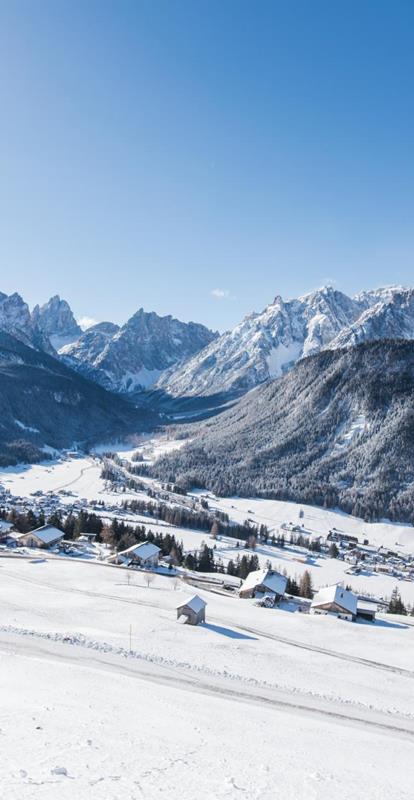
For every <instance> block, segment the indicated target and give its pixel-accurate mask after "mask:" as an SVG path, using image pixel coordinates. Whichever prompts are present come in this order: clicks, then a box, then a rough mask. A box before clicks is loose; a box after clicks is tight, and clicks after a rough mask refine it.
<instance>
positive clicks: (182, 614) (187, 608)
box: [177, 594, 207, 625]
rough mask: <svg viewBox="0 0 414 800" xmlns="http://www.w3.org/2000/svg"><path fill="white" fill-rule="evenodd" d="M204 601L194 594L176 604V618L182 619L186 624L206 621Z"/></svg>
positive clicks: (197, 623)
mask: <svg viewBox="0 0 414 800" xmlns="http://www.w3.org/2000/svg"><path fill="white" fill-rule="evenodd" d="M206 605H207V603H206V601H205V600H203V599H202V597H199V595H198V594H194V595H193V596H192V597H189V598H188V600H186V601H185V603H181V604H180V605H179V606H177V619H178V620H180V621H181V620H182V621H184V622H185V624H187V625H199V623H200V622H205V621H206Z"/></svg>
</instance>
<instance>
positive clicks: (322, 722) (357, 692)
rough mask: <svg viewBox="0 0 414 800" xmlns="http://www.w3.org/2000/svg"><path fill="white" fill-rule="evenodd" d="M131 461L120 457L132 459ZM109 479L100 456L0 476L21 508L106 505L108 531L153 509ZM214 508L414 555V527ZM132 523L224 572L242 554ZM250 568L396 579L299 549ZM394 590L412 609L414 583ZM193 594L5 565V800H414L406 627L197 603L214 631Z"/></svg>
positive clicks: (239, 502) (0, 646)
mask: <svg viewBox="0 0 414 800" xmlns="http://www.w3.org/2000/svg"><path fill="white" fill-rule="evenodd" d="M174 446H177V443H174V442H172V441H170V440H162V439H161V440H159V439H157V440H151V439H146V440H143V441H142V442H141V443H140V444H139V449H140V450H141V451H142V452H143V454H144V458H145V459H147V460H152V459H153V458H154V457H155V456H156V455H158V454H160V453H161V452H165V450H166V449H170V448H172V447H174ZM105 449H110V448H109V447H106V448H105ZM134 449H135V448H134ZM132 453H133V450H131V449H127V448H125V449H124V450H122V451H120V455H121V456H122V457H123V458H126V459H130V458H131V457H132ZM100 474H101V462H100V461H99V458H96V457H94V456H93V455H92V456H85V457H81V458H65V459H62V460H59V459H57V460H56V461H53V462H45V463H44V464H39V465H32V466H25V465H22V466H20V467H16V468H8V469H3V470H1V472H0V481H1V483H2V484H3V485H4V487H5V488H8V489H10V491H11V493H12V494H13V495H15V496H16V495H17V496H20V497H22V498H26V499H27V502H28V503H30V500H31V498H32V495H33V493H35V492H38V491H39V490H40V491H42V492H43V493H44V494H46V493H47V492H53V493H57V492H59V491H60V490H63V491H64V493H63V494H61V495H60V497H61V502H62V505H64V504H67V505H68V506H70V505H72V504H73V503H74V502H75V501H78V500H80V499H81V498H83V499H84V502H85V501H86V504H87V505H89V507H92V505H93V501H96V500H98V501H103V502H104V503H105V505H106V507H107V508H106V510H105V511H104V512H103V515H104V516H107V517H111V516H114V515H117V513H118V512H117V511H116V509H117V507H118V506H120V504H121V503H122V502H123V501H124V500H126V499H132V498H134V497H137V496H141V497H142V498H146V494H145V493H138V494H137V493H133V492H115V491H113V490H112V489H111V487H110V486H109V485H108V484H106V483H105V482H104V481H103V480H102V479H101V477H100ZM194 494H195V495H196V494H199V493H194ZM204 494H206V493H204ZM207 499H208V503H209V507H210V509H219V510H221V511H223V512H226V513H227V514H228V515H229V517H230V519H232V520H233V521H235V522H244V521H245V520H246V519H251V520H254V521H255V522H256V523H258V524H259V525H260V524H265V525H266V526H267V527H268V529H269V530H270V532H271V533H272V532H275V533H278V532H281V531H282V524H285V523H289V522H290V523H293V524H298V522H299V521H300V523H303V524H304V525H305V527H306V529H307V530H309V531H311V532H312V533H315V534H322V535H323V536H324V535H326V534H327V533H328V531H329V530H330V529H331V528H333V527H335V528H337V529H338V530H340V531H343V532H344V533H348V534H354V535H357V536H358V537H359V539H360V540H362V539H369V541H370V542H371V543H375V544H385V545H387V546H389V547H395V548H397V549H398V550H400V551H401V552H406V553H410V552H413V551H414V529H413V528H411V527H409V526H406V525H394V524H390V523H388V522H382V523H378V524H373V525H370V524H366V523H364V522H363V521H362V520H358V519H355V518H353V517H348V516H347V515H345V514H341V513H337V512H334V511H327V510H323V509H320V508H315V507H310V506H309V507H308V506H298V505H296V504H294V503H283V502H277V501H266V500H257V499H241V498H216V497H213V496H212V495H211V494H208V498H207ZM24 503H25V501H24V500H23V502H22V505H23V506H24ZM120 511H121V510H120ZM300 511H302V512H303V513H302V514H301V516H299V513H300ZM122 518H123V519H125V521H130V522H133V523H134V522H135V523H139V522H144V523H145V524H146V526H147V527H148V528H149V529H151V530H153V531H160V532H162V533H165V532H166V531H167V530H170V531H171V532H173V533H174V534H175V536H176V537H177V539H179V540H181V539H182V540H183V543H184V547H185V548H186V549H190V550H197V549H199V548H200V546H201V543H202V541H203V540H204V541H206V542H207V544H209V546H215V547H216V548H217V556H218V557H220V558H221V559H222V561H223V563H224V565H226V563H227V562H228V561H229V559H235V558H236V557H237V555H238V554H241V555H242V554H243V544H241V545H240V547H237V546H236V541H235V540H234V539H231V538H228V537H224V536H223V537H219V538H218V539H217V540H215V541H213V540H212V539H211V538H210V537H209V534H208V533H207V534H206V533H203V532H201V531H196V530H191V529H188V528H182V527H172V526H168V525H166V523H163V522H161V521H156V520H153V519H150V518H148V517H145V516H142V515H133V514H131V513H129V512H128V513H127V514H125V513H124V512H122ZM256 554H257V555H258V557H259V560H260V562H261V563H262V564H265V563H266V562H267V561H268V560H269V561H270V562H271V563H272V565H273V566H274V567H276V568H278V569H284V568H286V570H287V572H288V573H289V574H290V575H292V576H293V575H295V574H296V575H298V576H299V575H301V574H302V573H303V571H304V570H305V569H308V570H309V571H310V572H311V574H312V578H313V583H314V586H315V587H316V588H317V587H320V586H324V585H326V584H328V583H332V582H337V581H345V582H347V583H351V584H352V587H353V588H354V589H355V590H357V591H359V592H361V593H364V592H367V593H370V594H372V595H375V596H377V597H378V596H389V595H390V594H391V591H392V589H393V588H394V586H395V585H396V582H397V581H396V579H395V578H394V577H390V576H387V575H377V574H372V573H367V574H364V573H363V572H362V573H361V574H360V575H352V576H349V575H348V574H347V572H346V570H347V569H348V565H347V564H346V563H345V562H343V561H339V560H337V559H330V558H325V557H321V556H318V554H316V553H315V554H313V555H312V556H311V555H309V556H306V554H304V552H300V551H298V550H296V549H295V548H290V547H289V546H287V547H285V549H283V550H282V549H280V548H275V547H272V546H271V545H260V544H258V546H257V548H256ZM398 586H399V589H400V592H401V595H402V597H403V599H404V600H405V601H406V602H409V603H413V602H414V583H412V582H409V581H399V582H398ZM193 591H194V590H192V589H191V587H188V586H186V585H185V584H184V583H183V582H182V581H177V580H176V579H174V578H172V577H163V576H162V575H157V577H156V578H155V579H154V581H153V582H152V583H151V585H150V586H149V587H148V586H147V585H146V583H145V580H144V576H143V575H142V573H140V572H139V571H138V572H132V573H131V572H130V571H127V570H125V569H124V568H117V567H113V566H109V565H103V564H100V563H98V562H93V561H92V562H91V561H82V560H80V559H79V560H77V559H73V560H71V559H63V558H59V557H52V558H44V557H43V554H41V553H38V554H34V557H33V558H18V557H17V558H13V557H10V555H8V556H7V557H3V558H0V685H1V687H2V715H1V720H0V736H1V744H2V750H1V754H2V757H1V759H0V782H1V785H2V788H3V795H2V796H4V797H7V800H9V799H10V800H26V798H27V800H52V798H53V800H54V798H55V797H56V796H57V794H58V795H59V796H60V797H61V798H62V800H65V798H73V797H74V796H76V797H78V798H79V800H89V798H90V797H94V798H97V800H100V798H102V800H118V798H121V797H122V798H127V799H128V800H138V799H139V798H149V800H152V799H153V798H154V797H158V796H159V797H163V798H166V800H172V798H174V800H175V798H177V797H180V798H181V799H182V800H193V799H194V798H197V800H207V799H208V800H210V798H212V797H214V798H223V800H224V798H230V800H232V799H233V798H238V797H240V796H244V797H246V798H249V800H250V798H252V799H253V800H274V798H284V799H285V798H286V800H301V799H302V798H303V799H304V800H305V798H306V800H308V798H315V799H316V800H325V798H326V799H327V798H331V797H332V796H335V797H337V798H339V800H347V799H348V798H349V799H351V798H352V800H355V798H359V797H364V798H367V799H368V800H370V799H371V798H372V800H374V798H375V800H378V798H384V800H385V798H386V800H397V798H398V800H400V799H401V798H408V797H410V798H411V796H412V789H413V786H414V766H413V764H414V759H413V745H414V692H413V686H414V684H413V680H414V670H413V664H414V620H413V618H412V617H397V616H389V615H388V616H386V615H381V614H380V615H379V617H378V619H377V622H376V623H375V625H373V624H371V623H363V622H358V623H355V624H352V623H347V622H343V621H340V620H337V619H333V618H328V617H318V616H310V615H304V614H300V613H298V612H293V610H292V608H291V607H290V606H289V604H287V605H286V606H285V607H284V608H277V609H264V608H259V607H257V606H255V605H254V603H253V602H252V601H248V600H240V599H238V597H236V596H231V595H229V596H225V595H223V594H217V593H215V592H209V591H207V590H205V589H204V590H200V594H201V595H202V596H203V598H204V599H205V600H206V601H207V622H206V624H205V625H202V626H199V627H197V628H193V627H190V626H182V625H179V624H177V622H176V606H177V605H178V604H179V603H180V602H182V601H183V599H185V597H186V595H188V594H191V593H192V592H193Z"/></svg>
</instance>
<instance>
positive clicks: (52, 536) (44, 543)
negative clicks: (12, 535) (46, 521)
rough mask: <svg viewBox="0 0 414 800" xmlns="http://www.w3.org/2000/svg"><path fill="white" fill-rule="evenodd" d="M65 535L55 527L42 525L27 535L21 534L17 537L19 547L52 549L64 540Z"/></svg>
mask: <svg viewBox="0 0 414 800" xmlns="http://www.w3.org/2000/svg"><path fill="white" fill-rule="evenodd" d="M64 536H65V534H64V533H63V531H61V530H60V529H59V528H56V527H55V525H42V526H41V527H40V528H35V530H33V531H29V532H28V533H21V534H20V536H18V537H17V542H18V544H19V545H23V546H24V547H41V548H45V547H53V545H55V544H57V543H58V542H60V541H61V540H62V539H63V538H64Z"/></svg>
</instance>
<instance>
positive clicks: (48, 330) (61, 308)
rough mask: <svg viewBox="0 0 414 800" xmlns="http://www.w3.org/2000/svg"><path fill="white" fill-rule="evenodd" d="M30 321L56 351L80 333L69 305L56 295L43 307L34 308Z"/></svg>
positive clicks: (76, 337)
mask: <svg viewBox="0 0 414 800" xmlns="http://www.w3.org/2000/svg"><path fill="white" fill-rule="evenodd" d="M31 319H32V324H33V325H34V326H35V327H37V328H38V329H39V330H41V331H42V333H43V334H44V335H45V336H47V337H48V339H49V341H50V343H51V344H52V346H53V348H54V349H55V350H56V351H58V350H60V348H61V347H63V346H64V345H67V344H69V343H70V342H73V341H75V340H76V339H78V338H79V336H80V335H81V333H82V331H81V328H80V327H79V325H78V323H77V322H76V320H75V317H74V316H73V312H72V309H71V308H70V306H69V303H67V302H66V300H61V299H60V297H59V295H57V294H56V295H55V296H54V297H51V298H50V300H48V302H47V303H45V304H44V305H43V306H35V307H34V309H33V311H32V315H31Z"/></svg>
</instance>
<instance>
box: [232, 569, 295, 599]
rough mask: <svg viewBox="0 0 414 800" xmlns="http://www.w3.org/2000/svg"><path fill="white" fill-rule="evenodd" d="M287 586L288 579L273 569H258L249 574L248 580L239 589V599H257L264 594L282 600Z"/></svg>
mask: <svg viewBox="0 0 414 800" xmlns="http://www.w3.org/2000/svg"><path fill="white" fill-rule="evenodd" d="M286 585H287V578H285V576H284V575H281V574H280V572H276V571H275V570H273V569H258V570H255V571H254V572H249V574H248V576H247V578H246V580H244V581H243V583H242V585H241V587H240V589H239V597H243V598H246V597H257V596H260V595H264V594H272V595H274V596H275V599H276V600H280V599H281V598H282V597H283V595H284V593H285V591H286Z"/></svg>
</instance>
